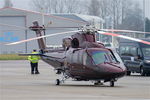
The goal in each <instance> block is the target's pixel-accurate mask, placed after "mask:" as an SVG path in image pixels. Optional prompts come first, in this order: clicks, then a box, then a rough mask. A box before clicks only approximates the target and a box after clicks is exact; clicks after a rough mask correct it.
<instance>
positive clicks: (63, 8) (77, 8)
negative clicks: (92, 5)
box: [32, 0, 82, 13]
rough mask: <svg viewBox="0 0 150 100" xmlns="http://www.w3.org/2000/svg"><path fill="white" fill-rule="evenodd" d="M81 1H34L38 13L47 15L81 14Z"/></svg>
mask: <svg viewBox="0 0 150 100" xmlns="http://www.w3.org/2000/svg"><path fill="white" fill-rule="evenodd" d="M80 2H81V1H80V0H33V1H32V4H33V6H34V9H35V10H36V11H40V12H45V13H81V12H82V11H81V10H82V7H81V3H80Z"/></svg>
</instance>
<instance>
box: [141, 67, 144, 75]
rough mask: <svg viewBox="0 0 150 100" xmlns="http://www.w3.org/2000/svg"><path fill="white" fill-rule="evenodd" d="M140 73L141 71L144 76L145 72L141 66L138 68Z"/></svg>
mask: <svg viewBox="0 0 150 100" xmlns="http://www.w3.org/2000/svg"><path fill="white" fill-rule="evenodd" d="M140 73H141V76H145V72H144V70H143V68H142V67H141V69H140Z"/></svg>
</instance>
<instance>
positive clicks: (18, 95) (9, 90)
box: [0, 61, 150, 100]
mask: <svg viewBox="0 0 150 100" xmlns="http://www.w3.org/2000/svg"><path fill="white" fill-rule="evenodd" d="M39 70H40V73H41V74H39V75H31V74H30V66H29V63H28V61H0V100H100V99H101V100H150V77H141V76H139V75H134V76H130V77H124V78H122V79H120V80H118V82H117V83H116V84H115V87H109V84H105V85H103V86H93V83H91V82H74V81H71V80H69V81H67V82H66V83H65V84H63V85H61V86H55V79H56V78H58V76H57V75H55V73H54V72H53V69H52V68H51V67H50V66H49V65H48V64H46V63H44V62H42V61H40V63H39Z"/></svg>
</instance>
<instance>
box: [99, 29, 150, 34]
mask: <svg viewBox="0 0 150 100" xmlns="http://www.w3.org/2000/svg"><path fill="white" fill-rule="evenodd" d="M100 30H101V31H106V32H125V33H143V34H145V33H147V34H150V32H142V31H133V30H118V29H100Z"/></svg>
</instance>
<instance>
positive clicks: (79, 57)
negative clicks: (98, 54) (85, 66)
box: [78, 50, 83, 64]
mask: <svg viewBox="0 0 150 100" xmlns="http://www.w3.org/2000/svg"><path fill="white" fill-rule="evenodd" d="M78 61H79V64H82V63H83V51H81V50H80V51H79V52H78Z"/></svg>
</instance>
